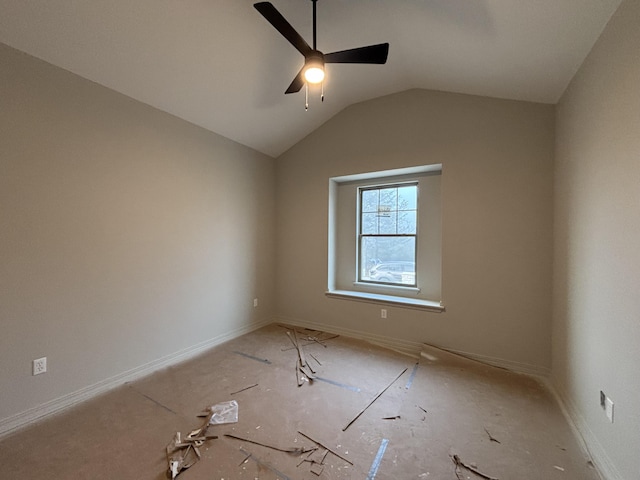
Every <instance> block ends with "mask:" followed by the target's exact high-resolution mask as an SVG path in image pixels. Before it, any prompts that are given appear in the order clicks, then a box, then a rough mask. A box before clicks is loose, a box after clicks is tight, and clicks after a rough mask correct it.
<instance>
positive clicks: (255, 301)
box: [253, 298, 258, 308]
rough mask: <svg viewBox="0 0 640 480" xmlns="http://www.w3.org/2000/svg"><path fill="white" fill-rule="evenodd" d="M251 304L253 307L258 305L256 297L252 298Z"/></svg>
mask: <svg viewBox="0 0 640 480" xmlns="http://www.w3.org/2000/svg"><path fill="white" fill-rule="evenodd" d="M253 306H254V308H255V307H257V306H258V299H257V298H254V299H253Z"/></svg>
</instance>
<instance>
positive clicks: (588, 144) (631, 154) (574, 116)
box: [553, 0, 640, 480]
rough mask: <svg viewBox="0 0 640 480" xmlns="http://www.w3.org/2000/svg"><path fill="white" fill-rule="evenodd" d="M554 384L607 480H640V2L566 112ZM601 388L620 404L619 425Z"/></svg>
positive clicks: (602, 48) (629, 5)
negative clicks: (605, 408)
mask: <svg viewBox="0 0 640 480" xmlns="http://www.w3.org/2000/svg"><path fill="white" fill-rule="evenodd" d="M557 127H558V130H557V150H556V163H557V165H556V175H555V177H556V183H555V197H556V205H555V232H556V235H555V269H554V316H553V318H554V329H553V380H554V383H555V385H556V387H557V389H558V390H559V391H560V392H561V395H562V396H563V397H564V400H565V402H566V403H567V405H568V407H569V409H570V410H571V414H572V416H573V418H574V420H575V421H576V423H577V425H578V427H579V428H580V430H581V432H582V435H583V436H584V438H585V439H586V441H587V444H588V445H589V448H590V450H591V452H592V454H593V456H594V459H595V461H596V463H598V465H599V466H600V467H601V468H602V469H603V470H604V471H605V473H606V474H607V478H608V479H611V480H613V479H627V480H631V479H637V478H640V457H639V456H638V453H639V452H640V374H639V373H638V368H639V367H640V2H639V1H637V0H633V1H625V2H623V3H622V5H621V6H620V9H619V10H618V12H617V13H616V14H615V15H614V16H613V17H612V19H611V21H610V22H609V25H608V26H607V28H606V29H605V31H604V32H603V34H602V36H601V37H600V39H599V41H598V42H597V44H596V45H595V47H594V49H593V50H592V52H591V53H590V55H589V57H588V58H587V59H586V61H585V63H584V64H583V66H582V67H581V69H580V71H579V72H578V74H577V75H576V77H575V78H574V79H573V81H572V83H571V85H570V87H569V88H568V90H567V91H566V92H565V94H564V96H563V98H562V100H561V102H560V104H559V106H558V112H557ZM600 390H603V391H604V392H605V393H606V394H607V395H608V396H609V397H611V399H612V400H613V401H614V403H615V407H614V423H613V424H611V423H609V421H608V420H607V418H606V417H605V414H604V411H603V410H602V409H601V408H600V404H599V392H600Z"/></svg>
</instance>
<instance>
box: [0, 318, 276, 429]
mask: <svg viewBox="0 0 640 480" xmlns="http://www.w3.org/2000/svg"><path fill="white" fill-rule="evenodd" d="M271 323H272V321H271V319H268V320H262V321H260V322H255V323H251V324H249V325H246V326H243V327H240V328H237V329H235V330H232V331H230V332H227V333H225V334H223V335H218V336H217V337H214V338H210V339H209V340H205V341H204V342H200V343H198V344H196V345H192V346H190V347H187V348H184V349H182V350H178V351H177V352H174V353H171V354H169V355H166V356H164V357H160V358H158V359H157V360H153V361H151V362H149V363H145V364H144V365H140V366H138V367H135V368H132V369H131V370H127V371H126V372H122V373H119V374H117V375H114V376H113V377H111V378H107V379H105V380H102V381H100V382H97V383H94V384H93V385H89V386H87V387H84V388H81V389H79V390H76V391H75V392H71V393H69V394H67V395H64V396H62V397H58V398H55V399H53V400H51V401H49V402H46V403H43V404H41V405H37V406H35V407H33V408H30V409H28V410H25V411H24V412H20V413H18V414H16V415H13V416H11V417H7V418H3V419H1V420H0V438H2V437H4V436H6V435H8V434H9V433H11V432H13V431H15V430H17V429H19V428H23V427H25V426H27V425H30V424H31V423H33V422H35V421H37V420H40V419H43V418H44V417H47V416H49V415H52V414H54V413H58V412H60V411H62V410H65V409H67V408H69V407H71V406H73V405H76V404H78V403H80V402H84V401H85V400H89V399H90V398H93V397H95V396H97V395H100V394H101V393H104V392H106V391H108V390H111V389H113V388H115V387H118V386H120V385H122V384H124V383H126V382H131V381H133V380H136V379H138V378H141V377H144V376H146V375H149V374H151V373H153V372H155V371H156V370H159V369H161V368H164V367H168V366H170V365H175V364H177V363H180V362H183V361H185V360H188V359H190V358H193V357H195V356H197V355H199V354H200V353H203V352H204V351H206V350H208V349H210V348H212V347H215V346H216V345H220V344H222V343H224V342H227V341H229V340H232V339H234V338H237V337H239V336H241V335H244V334H246V333H249V332H252V331H254V330H257V329H259V328H262V327H265V326H267V325H269V324H271Z"/></svg>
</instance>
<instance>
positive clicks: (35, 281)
mask: <svg viewBox="0 0 640 480" xmlns="http://www.w3.org/2000/svg"><path fill="white" fill-rule="evenodd" d="M175 94H176V95H180V92H179V91H176V92H175ZM274 187H275V162H274V160H273V159H272V158H270V157H267V156H265V155H263V154H261V153H258V152H256V151H254V150H251V149H249V148H247V147H244V146H241V145H239V144H237V143H234V142H232V141H230V140H227V139H225V138H223V137H221V136H219V135H216V134H213V133H211V132H207V131H205V130H203V129H201V128H199V127H195V126H194V125H192V124H189V123H187V122H185V121H182V120H180V119H178V118H176V117H173V116H171V115H168V114H166V113H162V112H160V111H158V110H155V109H153V108H151V107H149V106H146V105H143V104H141V103H139V102H137V101H134V100H132V99H130V98H128V97H125V96H123V95H120V94H118V93H115V92H114V91H111V90H109V89H107V88H104V87H101V86H99V85H97V84H95V83H92V82H89V81H87V80H85V79H82V78H80V77H78V76H75V75H73V74H71V73H69V72H67V71H64V70H62V69H59V68H57V67H54V66H52V65H49V64H46V63H44V62H42V61H40V60H37V59H35V58H33V57H29V56H27V55H25V54H23V53H20V52H18V51H16V50H13V49H11V48H9V47H7V46H4V45H0V224H1V225H2V227H1V231H0V268H1V269H2V271H1V274H0V299H1V301H0V425H2V424H3V422H4V424H5V425H6V424H7V422H9V423H8V424H9V425H10V424H11V422H10V421H11V419H12V418H15V416H16V415H19V414H21V413H23V412H25V411H29V410H33V409H36V410H37V409H38V406H41V405H43V404H48V403H50V402H54V403H55V400H56V399H61V398H63V399H64V398H66V397H68V396H70V395H71V396H73V394H74V392H78V391H84V390H86V389H87V388H88V389H91V387H92V386H93V385H96V384H100V383H101V382H103V383H104V382H105V381H107V382H108V380H109V379H111V378H114V377H118V376H119V375H122V374H123V373H126V372H130V371H132V370H135V369H140V368H142V369H143V370H144V367H145V366H147V365H149V364H153V363H154V362H158V360H159V359H166V358H167V356H171V355H172V354H176V353H177V352H185V351H189V350H190V349H193V348H194V347H196V346H200V345H202V344H203V343H204V344H206V343H207V342H211V341H215V339H224V338H227V337H229V336H230V335H231V336H232V335H234V334H238V333H240V332H242V331H246V330H247V329H250V328H252V327H253V326H255V325H258V324H260V323H261V322H270V321H271V319H272V311H273V296H274V286H273V281H272V278H273V276H274V272H275V262H274V260H273V258H274V255H275V249H274V240H275V234H274V228H273V223H274V208H275V194H274ZM256 297H257V298H259V306H258V308H255V309H254V308H253V299H254V298H256ZM43 356H46V357H48V367H49V372H48V373H46V374H44V375H39V376H35V377H34V376H32V375H31V361H32V359H35V358H38V357H43ZM28 417H29V416H28V415H27V417H25V418H27V419H28ZM18 423H19V422H18Z"/></svg>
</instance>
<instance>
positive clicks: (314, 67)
mask: <svg viewBox="0 0 640 480" xmlns="http://www.w3.org/2000/svg"><path fill="white" fill-rule="evenodd" d="M317 1H318V0H311V2H312V3H313V48H311V47H310V46H309V44H308V43H307V42H306V41H305V40H304V38H302V37H301V36H300V34H299V33H298V32H296V31H295V29H294V28H293V27H292V26H291V24H290V23H289V22H287V20H286V19H285V18H284V17H283V16H282V15H281V14H280V12H278V10H276V7H274V6H273V5H272V4H271V3H270V2H258V3H255V4H254V5H253V6H254V7H255V9H256V10H258V12H260V13H261V14H262V16H263V17H264V18H266V19H267V21H268V22H269V23H270V24H271V25H273V26H274V28H275V29H276V30H278V32H280V34H281V35H282V36H283V37H284V38H286V39H287V40H288V41H289V43H290V44H291V45H293V46H294V47H295V48H296V50H298V51H299V52H300V53H301V54H302V55H304V66H303V67H302V69H301V70H300V71H299V72H298V74H297V75H296V77H295V78H294V79H293V82H291V85H289V88H287V90H286V91H285V92H284V93H285V94H287V93H296V92H299V91H300V89H301V88H302V87H303V85H305V83H321V82H322V81H323V80H324V65H325V63H369V64H384V63H386V62H387V55H388V54H389V44H388V43H380V44H377V45H369V46H367V47H360V48H352V49H349V50H341V51H339V52H333V53H326V54H325V53H322V52H321V51H320V50H318V49H317V48H316V2H317ZM323 97H324V95H323Z"/></svg>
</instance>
